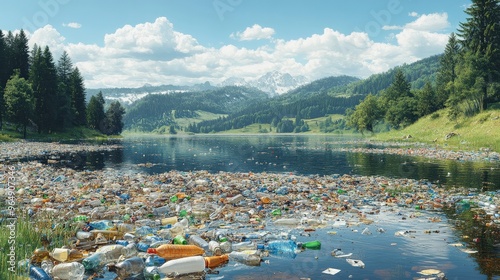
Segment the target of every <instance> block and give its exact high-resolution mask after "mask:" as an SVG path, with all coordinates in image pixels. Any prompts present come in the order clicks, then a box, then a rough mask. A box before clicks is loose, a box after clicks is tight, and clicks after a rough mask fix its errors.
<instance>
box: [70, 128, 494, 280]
mask: <svg viewBox="0 0 500 280" xmlns="http://www.w3.org/2000/svg"><path fill="white" fill-rule="evenodd" d="M353 140H356V139H353V138H346V137H338V136H302V135H297V136H296V135H285V136H260V135H259V136H253V135H237V136H234V135H231V136H213V135H210V136H179V137H144V138H124V139H123V140H120V142H121V144H122V145H123V148H122V149H119V150H116V151H109V152H95V153H88V154H83V155H81V158H80V160H79V161H78V162H77V163H78V164H77V166H76V167H77V168H81V169H82V168H83V169H104V168H113V169H117V170H120V171H121V172H123V173H127V174H128V173H136V172H144V173H148V174H155V173H162V172H167V171H170V170H178V171H195V170H208V171H209V172H211V173H217V172H219V171H229V172H254V173H257V172H267V173H283V174H290V173H292V174H297V175H306V176H310V175H311V176H313V175H320V176H331V175H333V174H357V175H366V176H372V175H374V176H378V175H380V176H387V177H395V178H412V179H418V180H420V179H422V180H423V179H425V180H428V181H430V182H433V183H436V182H439V183H441V184H443V185H446V186H454V185H456V186H465V187H468V188H474V189H477V190H480V189H482V188H483V189H484V188H487V189H489V190H493V191H494V190H496V189H498V188H499V183H500V168H499V165H498V163H486V162H480V163H474V162H459V161H451V160H436V159H428V158H422V157H409V156H399V155H389V154H366V153H355V152H341V151H338V149H337V148H340V147H379V146H377V145H375V144H373V143H367V142H356V141H353ZM349 215H350V214H347V215H346V216H343V217H342V218H344V219H347V220H349V218H350V216H349ZM370 219H371V220H374V221H375V223H374V224H371V225H364V224H360V225H355V226H350V227H347V226H342V227H333V226H332V225H331V223H330V224H328V226H327V227H325V228H323V229H318V230H316V231H313V232H310V233H308V234H304V231H303V229H296V228H285V229H282V228H280V229H276V232H286V233H287V234H291V235H293V236H295V237H296V238H297V240H298V241H309V240H320V241H321V242H322V248H321V250H306V251H304V252H302V253H300V254H298V255H297V256H296V257H295V258H293V259H286V258H283V257H279V258H278V257H273V256H270V257H268V258H266V262H264V263H262V264H261V265H260V266H259V267H249V266H245V265H240V264H238V263H235V262H230V263H229V264H228V265H227V266H225V267H222V268H220V269H217V271H218V274H208V275H207V277H206V278H207V279H302V278H304V279H308V278H310V279H420V278H421V279H424V277H425V276H424V275H421V274H419V273H418V272H419V271H421V270H424V269H430V268H432V269H438V270H440V271H443V272H444V273H445V274H446V277H447V279H500V277H499V275H500V268H498V266H499V265H498V264H497V263H498V260H499V257H500V252H499V251H500V250H498V249H497V248H498V247H497V245H498V244H499V240H498V239H496V237H498V235H496V237H495V235H494V234H493V235H491V236H490V235H488V236H486V235H485V234H484V233H481V231H485V230H486V229H485V228H484V227H481V226H480V225H479V224H475V222H474V221H473V220H471V219H469V220H466V221H462V222H461V226H457V221H456V220H455V219H456V217H455V215H454V213H443V212H430V211H420V210H415V209H401V210H400V211H393V210H390V209H389V210H388V211H382V212H381V213H380V214H376V215H372V216H370ZM432 219H436V220H438V221H437V222H430V221H431V220H432ZM464 219H465V218H464ZM365 228H368V230H369V231H371V233H372V234H370V235H365V234H362V233H361V232H362V231H363V230H364V229H365ZM379 228H383V229H384V232H379V231H378V230H379ZM230 230H231V229H230ZM233 230H237V231H241V230H244V229H233ZM399 231H407V232H409V233H410V234H409V235H408V236H396V233H397V232H399ZM466 234H470V235H471V237H470V238H472V237H474V236H472V234H474V235H481V234H482V235H481V239H476V240H480V241H478V242H470V240H471V239H470V238H469V237H467V238H465V237H464V236H465V235H466ZM492 236H493V237H492ZM456 243H460V244H462V245H465V246H464V247H455V246H451V245H453V244H456ZM450 244H451V245H450ZM465 248H469V249H471V250H474V249H479V252H478V253H471V252H467V251H465V252H464V249H465ZM335 249H341V250H342V251H343V252H345V253H352V254H353V255H352V258H356V259H360V260H362V261H363V262H364V263H365V267H364V268H358V267H353V266H351V265H350V264H348V263H347V262H346V260H345V259H344V258H335V257H332V256H331V252H332V251H333V250H335ZM328 268H334V269H339V270H340V272H339V273H338V274H337V275H335V276H332V275H329V274H325V273H323V271H325V270H326V269H328ZM429 279H430V278H429Z"/></svg>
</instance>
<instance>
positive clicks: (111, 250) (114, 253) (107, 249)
mask: <svg viewBox="0 0 500 280" xmlns="http://www.w3.org/2000/svg"><path fill="white" fill-rule="evenodd" d="M123 248H125V247H124V246H123V245H119V244H113V245H105V246H102V247H100V248H98V249H97V250H96V251H95V252H96V253H104V254H106V257H107V258H108V259H110V260H117V259H118V258H120V256H121V255H122V252H123Z"/></svg>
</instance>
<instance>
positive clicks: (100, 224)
mask: <svg viewBox="0 0 500 280" xmlns="http://www.w3.org/2000/svg"><path fill="white" fill-rule="evenodd" d="M89 225H90V226H91V227H92V228H94V229H97V230H109V229H112V228H113V227H114V226H113V222H111V221H109V220H100V221H95V222H90V223H89Z"/></svg>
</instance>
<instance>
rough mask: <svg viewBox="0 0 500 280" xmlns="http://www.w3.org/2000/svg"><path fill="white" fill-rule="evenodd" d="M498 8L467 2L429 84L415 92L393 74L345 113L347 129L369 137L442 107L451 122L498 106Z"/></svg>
mask: <svg viewBox="0 0 500 280" xmlns="http://www.w3.org/2000/svg"><path fill="white" fill-rule="evenodd" d="M499 5H500V4H498V1H490V0H484V1H473V3H472V4H471V6H470V7H468V8H467V9H466V10H465V13H466V14H467V15H468V16H469V17H468V18H467V20H466V21H465V22H463V23H460V25H459V28H458V30H457V32H456V34H455V33H452V34H451V35H450V36H449V39H448V43H447V45H446V48H445V50H444V54H443V55H442V56H440V58H439V68H438V71H437V74H436V80H435V82H434V83H432V82H430V81H428V82H426V84H425V85H424V87H423V88H422V89H420V90H415V89H412V88H411V85H410V83H409V81H408V79H409V77H408V76H407V75H405V74H404V73H403V72H402V71H397V72H396V74H395V75H394V78H393V81H392V83H391V84H390V85H389V86H388V87H387V88H386V89H384V90H380V91H378V92H375V91H374V92H373V94H370V95H368V96H367V97H366V98H365V99H364V100H363V101H362V102H361V103H360V104H358V105H357V106H356V107H355V109H354V110H349V111H348V112H347V115H348V124H349V125H350V126H352V127H354V128H356V129H357V130H359V131H361V132H362V131H369V132H373V131H374V128H375V127H376V125H377V124H380V123H386V124H388V125H389V126H390V127H392V128H394V129H399V128H403V127H406V126H408V125H410V124H412V123H414V122H415V121H417V120H418V119H419V118H420V117H422V116H425V115H429V114H433V113H434V112H436V111H437V110H440V109H443V108H447V109H448V110H447V115H448V118H449V119H450V120H455V119H457V118H459V117H471V116H474V115H476V114H478V113H479V112H482V111H484V110H486V109H487V108H491V107H495V106H496V103H498V102H499V101H500V71H499V70H500V6H499Z"/></svg>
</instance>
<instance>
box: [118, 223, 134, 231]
mask: <svg viewBox="0 0 500 280" xmlns="http://www.w3.org/2000/svg"><path fill="white" fill-rule="evenodd" d="M116 229H117V230H118V232H120V233H126V232H134V230H135V227H134V225H131V224H125V223H121V224H118V225H117V226H116Z"/></svg>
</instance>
